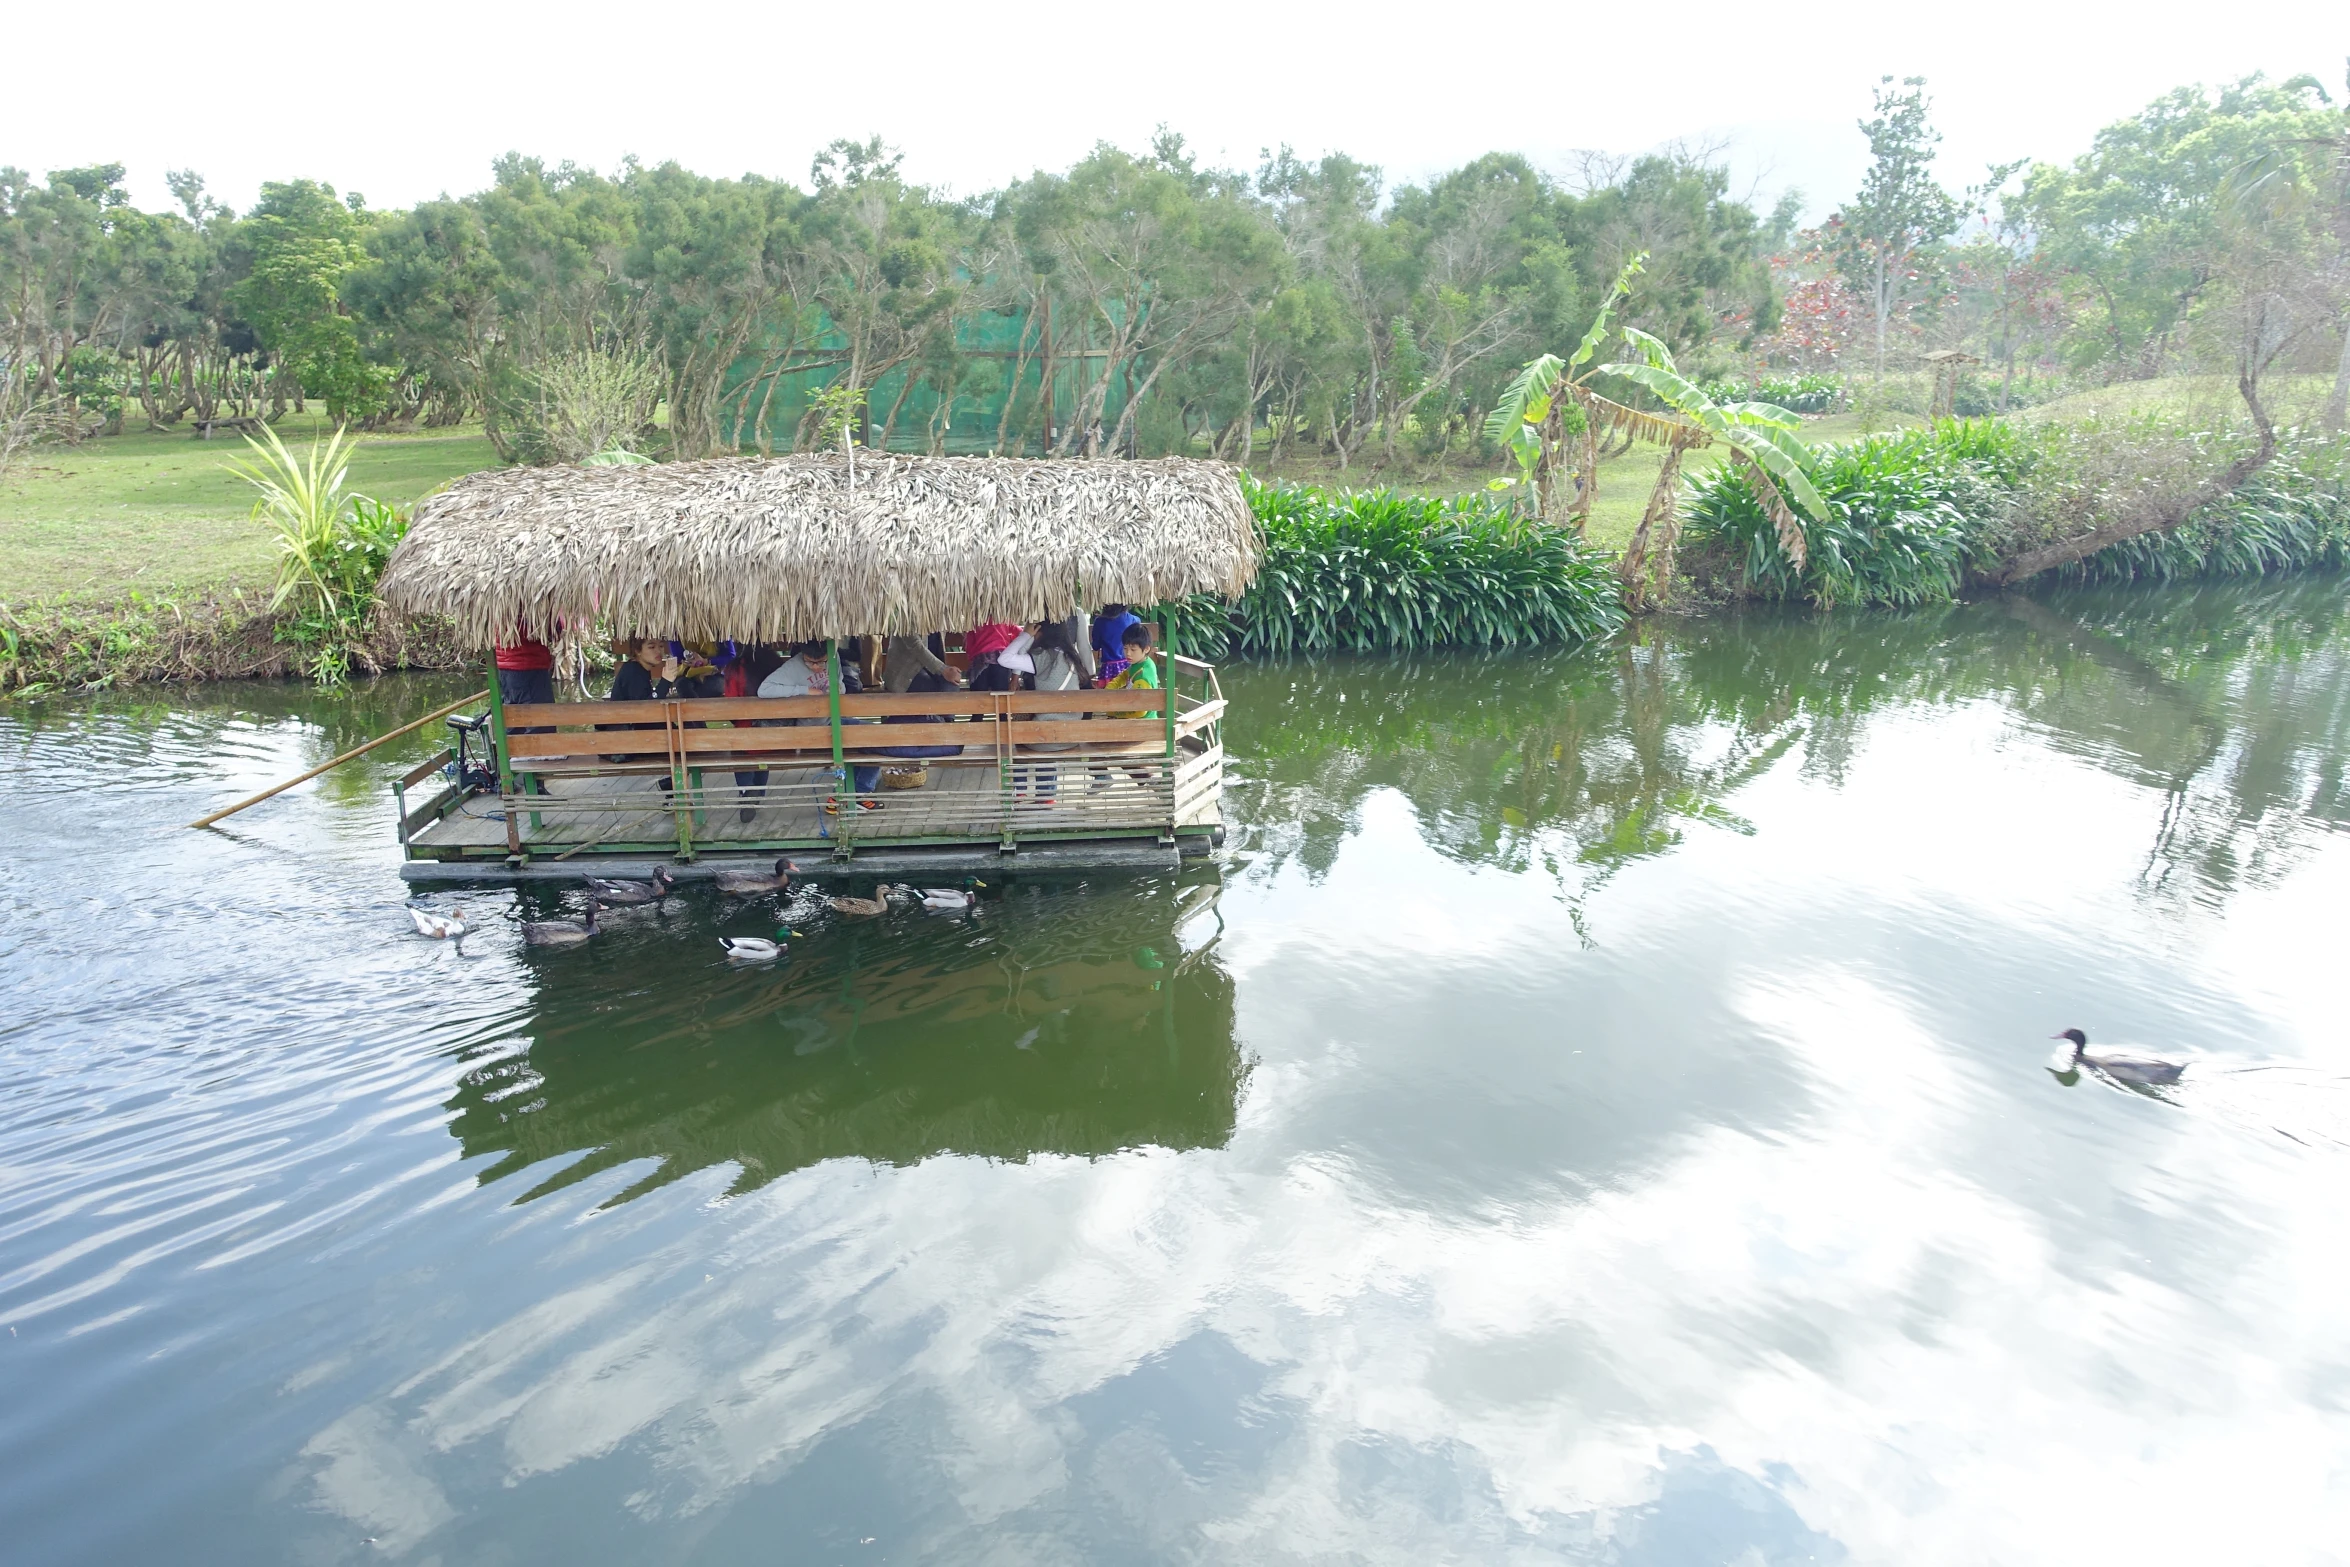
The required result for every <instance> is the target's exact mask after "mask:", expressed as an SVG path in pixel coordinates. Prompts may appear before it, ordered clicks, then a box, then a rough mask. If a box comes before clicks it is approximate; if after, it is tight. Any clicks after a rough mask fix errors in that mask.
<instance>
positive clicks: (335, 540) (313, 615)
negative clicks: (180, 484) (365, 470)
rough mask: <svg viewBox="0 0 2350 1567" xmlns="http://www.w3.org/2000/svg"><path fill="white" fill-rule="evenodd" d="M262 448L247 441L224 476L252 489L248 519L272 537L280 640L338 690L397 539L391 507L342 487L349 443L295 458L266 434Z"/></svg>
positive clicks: (331, 442)
mask: <svg viewBox="0 0 2350 1567" xmlns="http://www.w3.org/2000/svg"><path fill="white" fill-rule="evenodd" d="M261 433H262V435H263V437H264V438H265V441H257V440H254V439H252V438H251V437H249V436H248V437H247V438H246V441H245V444H246V445H247V446H248V447H250V448H251V450H252V454H253V455H252V457H251V458H250V459H249V460H245V461H231V462H230V463H229V464H228V467H229V469H230V471H231V472H234V473H236V474H237V475H239V476H240V477H242V478H243V479H244V480H245V481H246V482H248V483H249V484H251V485H252V486H253V487H254V488H255V489H256V490H258V491H260V499H258V500H256V501H255V502H254V503H253V516H254V518H255V519H256V520H257V521H265V522H267V523H268V524H269V525H270V527H271V528H272V529H273V530H274V531H275V532H276V535H277V557H278V564H277V587H276V592H275V593H274V595H273V596H272V597H271V599H270V608H271V609H272V610H274V611H280V612H287V611H289V609H290V613H285V615H284V619H283V620H282V621H281V625H280V634H281V636H282V637H284V639H285V640H288V641H291V642H294V643H297V644H300V645H302V646H303V647H305V648H308V649H309V650H310V656H309V659H308V662H309V667H310V673H311V675H312V677H313V678H315V679H316V680H317V681H318V682H319V683H320V684H321V685H335V684H339V683H340V682H341V681H342V679H343V678H344V676H345V675H346V674H347V673H348V672H349V669H350V664H351V657H352V654H353V652H354V650H355V649H356V648H357V646H358V644H359V643H360V642H361V641H363V640H364V638H365V635H366V623H367V614H368V610H369V608H370V607H371V606H372V605H373V603H374V601H375V583H376V579H377V578H378V577H379V576H381V575H382V573H383V568H384V563H385V562H386V561H388V560H389V559H390V558H391V553H392V549H393V547H394V546H395V545H397V544H398V543H399V541H400V537H401V535H402V534H403V533H405V532H406V531H407V519H406V517H405V515H404V514H403V513H401V512H400V510H399V509H398V508H396V507H393V506H389V505H386V504H384V503H383V502H380V501H376V500H373V499H371V498H369V497H367V496H365V495H360V494H356V493H354V492H352V491H350V490H348V489H346V488H345V481H346V479H347V478H348V477H349V475H350V467H351V463H350V459H351V454H352V451H353V450H354V449H355V448H356V446H357V442H355V441H353V440H352V439H351V438H350V436H349V434H348V432H347V431H345V430H342V429H339V428H338V429H337V430H336V431H335V433H334V434H333V435H332V436H329V437H327V438H325V439H323V440H313V441H312V442H311V443H310V450H309V452H308V453H307V454H306V455H304V456H299V457H298V456H296V455H295V454H294V452H293V451H291V450H290V449H289V448H288V447H287V446H286V444H285V442H284V441H283V440H282V439H280V438H279V436H278V433H277V431H276V430H274V429H271V428H270V427H269V426H267V425H264V426H262V430H261Z"/></svg>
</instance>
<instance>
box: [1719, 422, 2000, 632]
mask: <svg viewBox="0 0 2350 1567" xmlns="http://www.w3.org/2000/svg"><path fill="white" fill-rule="evenodd" d="M2026 457H2027V454H2026V452H2025V449H2024V447H2023V445H2022V443H2021V442H2020V441H2019V440H2018V438H2017V436H2016V434H2015V431H2014V430H2013V428H2012V427H2011V426H2006V425H2002V424H1998V423H1997V422H1995V421H1982V422H1981V423H1977V424H1964V423H1944V424H1941V425H1938V426H1936V427H1934V428H1933V429H1930V430H1909V431H1904V432H1902V433H1900V434H1896V435H1871V436H1867V437H1864V438H1863V439H1861V440H1858V441H1851V442H1846V443H1843V444H1841V445H1836V446H1826V447H1820V448H1817V449H1815V450H1813V451H1812V452H1811V453H1810V454H1809V478H1810V481H1811V484H1812V487H1813V490H1814V492H1815V493H1816V494H1817V495H1818V496H1819V497H1820V501H1821V505H1822V508H1823V509H1822V511H1821V513H1820V514H1819V515H1818V517H1817V518H1816V519H1815V520H1814V521H1813V523H1812V525H1811V527H1810V528H1809V529H1808V530H1807V531H1808V532H1809V535H1810V550H1809V552H1808V558H1807V559H1805V560H1803V561H1801V562H1797V561H1794V560H1791V559H1790V558H1789V557H1788V555H1787V552H1786V550H1785V549H1784V547H1783V546H1782V545H1781V543H1780V539H1779V530H1778V528H1777V526H1776V524H1775V522H1774V521H1773V519H1772V518H1771V517H1770V516H1769V515H1768V514H1767V512H1766V511H1765V509H1764V507H1763V505H1762V503H1761V500H1760V498H1759V497H1758V496H1757V495H1756V494H1755V492H1754V489H1753V486H1752V483H1751V481H1750V479H1749V477H1748V475H1747V474H1746V473H1745V472H1743V471H1742V470H1738V469H1732V468H1722V469H1717V470H1716V471H1714V472H1713V473H1711V474H1709V475H1707V476H1706V477H1705V478H1703V479H1701V480H1699V481H1698V482H1697V484H1696V485H1695V486H1694V487H1693V493H1692V495H1691V498H1690V505H1689V526H1690V531H1691V533H1692V535H1693V536H1695V537H1697V538H1699V539H1704V540H1713V541H1719V542H1722V543H1726V544H1729V545H1730V546H1732V548H1733V549H1735V550H1736V551H1737V552H1738V553H1739V555H1740V556H1741V557H1742V559H1743V561H1744V564H1745V571H1746V580H1747V583H1748V585H1749V586H1751V587H1756V588H1760V589H1761V590H1762V591H1764V592H1765V593H1768V594H1772V595H1775V596H1779V597H1788V598H1793V597H1808V598H1809V599H1811V600H1812V602H1814V603H1816V604H1819V605H1821V606H1823V607H1825V606H1828V605H1834V604H1889V605H1904V606H1906V605H1916V604H1926V603H1933V602H1937V601H1940V600H1945V599H1948V598H1950V597H1952V596H1953V595H1954V594H1956V593H1957V591H1958V587H1959V583H1960V581H1961V580H1962V578H1963V577H1964V575H1965V571H1966V567H1967V558H1968V551H1969V548H1970V546H1971V545H1972V544H1973V542H1974V541H1975V539H1976V538H1977V537H1978V536H1979V535H1980V534H1982V533H1984V532H1985V531H1987V530H1988V529H1990V528H1991V527H1993V526H1994V525H1995V524H1996V523H1997V521H1998V519H1999V517H2000V515H2001V513H2002V510H2003V507H2004V503H2005V496H2006V494H2007V493H2008V492H2009V491H2010V490H2012V489H2013V488H2014V487H2015V485H2016V484H2018V483H2019V482H2021V479H2022V476H2023V472H2024V468H2025V465H2026Z"/></svg>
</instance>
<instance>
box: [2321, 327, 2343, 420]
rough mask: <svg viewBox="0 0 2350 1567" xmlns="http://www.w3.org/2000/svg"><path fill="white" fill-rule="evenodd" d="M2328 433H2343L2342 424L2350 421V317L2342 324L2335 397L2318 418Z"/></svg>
mask: <svg viewBox="0 0 2350 1567" xmlns="http://www.w3.org/2000/svg"><path fill="white" fill-rule="evenodd" d="M2318 418H2319V422H2320V423H2322V424H2323V425H2324V426H2325V428H2326V431H2327V432H2328V433H2329V434H2332V435H2339V434H2341V433H2342V424H2343V421H2344V420H2345V419H2350V317H2346V318H2344V320H2343V322H2342V362H2341V364H2340V365H2339V366H2337V367H2336V368H2335V370H2334V395H2333V396H2331V397H2329V398H2327V399H2326V411H2325V412H2324V413H2323V414H2321V415H2319V416H2318Z"/></svg>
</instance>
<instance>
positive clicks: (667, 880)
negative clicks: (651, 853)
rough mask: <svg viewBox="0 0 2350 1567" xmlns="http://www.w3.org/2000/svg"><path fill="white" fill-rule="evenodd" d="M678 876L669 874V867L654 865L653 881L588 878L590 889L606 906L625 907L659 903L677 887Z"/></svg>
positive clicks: (588, 887)
mask: <svg viewBox="0 0 2350 1567" xmlns="http://www.w3.org/2000/svg"><path fill="white" fill-rule="evenodd" d="M676 885H677V878H676V877H674V876H672V875H670V874H669V867H668V866H666V865H656V866H654V867H653V879H652V880H651V881H606V880H605V879H604V878H602V877H601V876H590V877H589V878H588V879H587V889H588V891H590V892H592V893H594V894H595V895H596V897H597V898H599V899H601V900H602V902H603V904H604V906H605V907H606V908H614V909H625V908H630V907H633V906H635V905H637V904H640V903H658V902H660V901H661V900H662V899H663V898H666V897H668V896H669V894H670V891H671V889H673V888H674V887H676Z"/></svg>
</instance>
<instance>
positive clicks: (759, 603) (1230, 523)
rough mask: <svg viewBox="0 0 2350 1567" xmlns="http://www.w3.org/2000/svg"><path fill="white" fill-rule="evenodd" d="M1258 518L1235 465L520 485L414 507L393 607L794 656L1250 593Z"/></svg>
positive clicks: (534, 480) (735, 473)
mask: <svg viewBox="0 0 2350 1567" xmlns="http://www.w3.org/2000/svg"><path fill="white" fill-rule="evenodd" d="M1257 556H1258V542H1257V530H1256V524H1255V519H1254V518H1253V517H1252V516H1251V515H1250V513H1249V509H1248V502H1247V500H1246V499H1245V498H1244V497H1243V496H1242V494H1241V491H1240V484H1239V480H1238V478H1237V476H1236V475H1235V473H1234V471H1233V470H1232V469H1231V468H1229V467H1227V466H1226V465H1224V464H1222V463H1212V462H1199V461H1194V460H1190V459H1184V458H1165V459H1161V460H1158V461H1154V462H1040V461H1028V460H1022V459H1018V458H1002V457H894V456H883V455H880V454H878V453H871V452H859V453H857V454H856V458H855V477H854V481H853V483H852V480H851V476H850V469H849V459H848V458H847V457H846V456H844V455H841V454H826V455H822V456H806V457H778V458H772V459H762V458H755V457H744V458H721V459H716V460H713V461H709V462H690V463H664V464H658V465H652V466H644V467H614V468H508V469H503V470H499V471H496V472H491V473H477V474H474V475H472V476H471V477H469V478H465V479H460V480H459V481H458V482H457V483H456V484H454V485H452V486H451V487H450V488H448V489H446V490H444V491H442V492H441V493H440V494H438V495H435V496H432V497H431V498H430V499H428V500H426V501H424V502H423V503H422V504H421V505H419V506H418V507H417V508H416V517H415V520H414V522H413V523H412V525H411V526H410V527H409V530H408V536H407V538H406V539H405V540H403V541H402V543H401V544H400V547H399V548H398V549H397V550H396V551H394V552H393V555H392V559H391V564H390V565H389V566H387V567H386V568H385V570H384V576H383V584H382V590H381V591H382V597H383V600H384V602H385V603H386V604H387V605H388V606H390V607H391V608H392V609H395V610H399V611H402V612H405V613H409V614H431V615H441V616H446V617H447V618H448V619H450V620H453V621H455V622H456V624H457V629H458V633H459V635H460V636H461V637H462V638H463V639H464V640H465V641H466V643H467V644H468V645H470V646H476V647H488V646H490V645H491V644H493V643H496V642H504V641H511V640H512V639H513V631H514V627H515V625H516V624H517V623H518V622H519V623H520V624H522V625H525V626H527V627H529V628H530V629H531V630H532V631H533V632H534V633H537V634H539V635H541V636H545V635H546V634H547V633H548V632H549V631H550V630H551V629H552V627H553V624H554V622H555V621H556V620H558V619H569V620H571V621H573V622H574V623H575V624H576V623H579V622H581V621H584V620H588V619H596V618H600V619H601V620H602V621H603V622H604V623H605V624H606V625H608V626H610V627H611V628H612V629H614V630H615V631H617V632H620V633H621V634H624V635H627V634H635V635H645V636H678V637H736V638H741V639H745V640H749V639H758V640H765V641H781V640H786V639H794V638H800V637H820V636H838V635H845V634H848V633H852V632H870V633H890V632H928V631H940V630H957V629H962V628H965V627H969V626H974V625H979V624H983V623H985V622H988V621H1033V620H1038V619H1044V618H1048V617H1050V618H1058V617H1060V616H1063V615H1066V614H1068V613H1069V612H1070V611H1071V610H1072V609H1075V608H1077V607H1080V606H1084V607H1087V608H1091V607H1093V606H1095V605H1098V604H1103V603H1120V602H1122V603H1129V604H1157V603H1164V602H1167V601H1169V600H1172V599H1179V598H1184V597H1188V596H1189V595H1191V594H1194V593H1216V594H1222V595H1225V596H1226V597H1233V596H1237V595H1238V594H1239V593H1240V592H1241V591H1242V590H1244V589H1245V588H1247V586H1248V585H1249V583H1250V582H1252V581H1253V580H1255V577H1256V571H1257Z"/></svg>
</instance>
